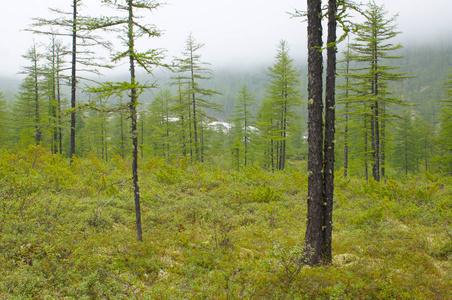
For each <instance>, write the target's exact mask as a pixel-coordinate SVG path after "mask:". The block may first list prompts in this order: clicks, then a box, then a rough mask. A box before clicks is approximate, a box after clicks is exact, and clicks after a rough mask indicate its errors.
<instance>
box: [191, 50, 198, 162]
mask: <svg viewBox="0 0 452 300" xmlns="http://www.w3.org/2000/svg"><path fill="white" fill-rule="evenodd" d="M190 62H191V70H190V71H191V88H192V106H193V135H194V138H195V161H198V160H199V149H198V148H199V145H198V124H197V119H196V93H195V74H194V71H195V70H194V69H193V67H194V58H193V48H190Z"/></svg>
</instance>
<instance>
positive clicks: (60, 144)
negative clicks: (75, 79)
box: [56, 57, 63, 154]
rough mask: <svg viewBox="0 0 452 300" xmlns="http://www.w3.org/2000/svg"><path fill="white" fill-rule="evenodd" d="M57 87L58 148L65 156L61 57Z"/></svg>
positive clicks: (58, 66)
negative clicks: (62, 120)
mask: <svg viewBox="0 0 452 300" xmlns="http://www.w3.org/2000/svg"><path fill="white" fill-rule="evenodd" d="M56 86H57V103H58V146H59V149H58V150H59V153H60V154H63V134H62V131H63V130H62V128H61V127H62V122H61V84H60V61H59V57H58V60H57V77H56Z"/></svg>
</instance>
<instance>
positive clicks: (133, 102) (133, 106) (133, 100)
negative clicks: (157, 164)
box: [127, 0, 143, 242]
mask: <svg viewBox="0 0 452 300" xmlns="http://www.w3.org/2000/svg"><path fill="white" fill-rule="evenodd" d="M127 2H128V11H129V23H128V30H129V31H128V36H127V37H128V44H129V62H130V83H131V84H132V89H131V91H130V92H131V94H130V104H129V108H130V115H131V116H130V117H131V120H132V144H133V149H132V175H133V187H134V198H135V216H136V226H137V236H138V240H139V241H140V242H142V241H143V231H142V228H141V208H140V188H139V186H138V128H137V127H138V126H137V119H138V117H137V105H138V96H137V89H136V87H135V85H136V78H135V56H134V55H135V49H134V45H135V43H134V42H135V41H134V34H133V24H134V23H133V7H132V4H133V0H127Z"/></svg>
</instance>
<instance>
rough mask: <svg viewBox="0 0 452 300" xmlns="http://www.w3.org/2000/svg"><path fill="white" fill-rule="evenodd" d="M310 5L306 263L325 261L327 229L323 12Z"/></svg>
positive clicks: (315, 1) (314, 0)
mask: <svg viewBox="0 0 452 300" xmlns="http://www.w3.org/2000/svg"><path fill="white" fill-rule="evenodd" d="M307 3H308V99H309V100H308V148H309V150H308V199H307V200H308V201H307V202H308V215H307V225H306V235H305V244H306V259H307V261H308V263H309V264H311V265H315V264H318V263H320V262H321V260H322V256H323V255H322V226H323V209H322V205H323V176H322V171H323V148H322V142H323V119H322V111H323V103H322V72H323V58H322V52H321V48H322V19H321V15H322V8H321V1H320V0H307Z"/></svg>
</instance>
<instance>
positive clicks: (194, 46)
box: [174, 34, 220, 162]
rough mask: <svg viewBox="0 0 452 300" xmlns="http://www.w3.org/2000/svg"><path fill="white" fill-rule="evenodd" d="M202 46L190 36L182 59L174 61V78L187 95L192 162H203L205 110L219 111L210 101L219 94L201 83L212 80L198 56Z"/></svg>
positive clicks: (206, 66) (205, 65) (207, 69)
mask: <svg viewBox="0 0 452 300" xmlns="http://www.w3.org/2000/svg"><path fill="white" fill-rule="evenodd" d="M202 47H204V44H202V43H198V42H196V40H195V39H194V37H193V35H192V34H190V35H189V36H188V38H187V41H186V46H185V50H184V52H183V53H182V54H183V58H178V59H176V66H177V68H176V73H177V76H175V77H174V79H176V80H180V81H181V83H182V84H183V85H184V86H185V91H186V93H187V95H188V99H190V100H189V105H190V112H189V115H188V119H189V121H190V126H189V127H190V155H191V158H192V160H194V161H197V162H203V161H204V155H203V153H204V143H203V138H202V135H203V123H202V122H201V121H202V120H203V119H205V120H207V119H208V118H207V114H206V109H213V110H216V109H219V107H220V106H219V105H218V104H215V103H213V102H211V101H210V98H211V97H212V96H213V95H215V94H219V92H217V91H214V90H212V89H207V88H203V87H202V86H201V82H202V81H204V80H209V79H211V78H212V70H210V69H209V68H208V66H209V63H206V62H202V61H201V55H200V54H198V52H197V51H199V50H200V49H201V48H202Z"/></svg>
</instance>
